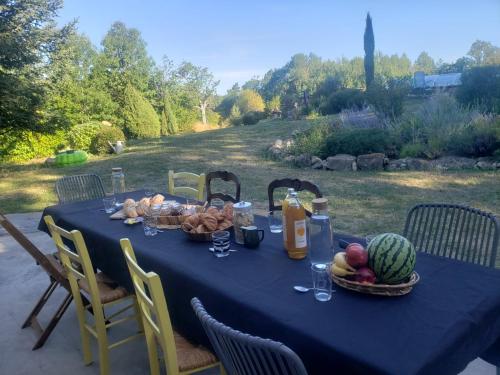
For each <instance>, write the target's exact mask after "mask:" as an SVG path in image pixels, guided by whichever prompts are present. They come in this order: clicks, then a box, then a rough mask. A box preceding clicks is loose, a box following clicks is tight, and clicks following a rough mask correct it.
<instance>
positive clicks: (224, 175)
mask: <svg viewBox="0 0 500 375" xmlns="http://www.w3.org/2000/svg"><path fill="white" fill-rule="evenodd" d="M215 179H220V180H222V181H226V182H229V181H232V182H234V184H235V185H236V195H235V196H234V197H233V196H231V195H229V194H224V193H213V192H212V186H211V182H212V181H213V180H215ZM205 181H206V183H205V185H206V186H207V202H209V203H210V201H211V200H212V199H222V200H223V201H224V202H233V203H237V202H239V201H240V195H241V184H240V179H239V178H238V176H236V175H235V174H234V173H232V172H228V171H214V172H209V173H207V176H206V177H205Z"/></svg>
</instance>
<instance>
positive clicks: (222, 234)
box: [212, 230, 231, 258]
mask: <svg viewBox="0 0 500 375" xmlns="http://www.w3.org/2000/svg"><path fill="white" fill-rule="evenodd" d="M212 242H213V245H214V255H215V256H216V257H217V258H222V257H225V256H228V255H229V247H230V246H231V243H230V241H229V232H228V231H226V230H219V231H216V232H213V233H212Z"/></svg>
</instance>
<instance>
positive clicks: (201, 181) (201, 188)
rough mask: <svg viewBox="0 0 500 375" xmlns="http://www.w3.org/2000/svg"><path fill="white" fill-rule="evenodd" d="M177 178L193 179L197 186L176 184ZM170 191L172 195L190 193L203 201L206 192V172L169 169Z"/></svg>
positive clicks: (189, 194)
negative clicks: (196, 172)
mask: <svg viewBox="0 0 500 375" xmlns="http://www.w3.org/2000/svg"><path fill="white" fill-rule="evenodd" d="M177 179H182V180H188V181H193V183H194V184H196V188H193V187H189V186H175V180H177ZM168 192H169V194H172V195H177V194H181V195H183V196H184V195H188V196H190V197H193V198H194V199H197V200H199V201H203V198H204V192H205V174H204V173H202V174H195V173H191V172H177V173H175V172H174V171H172V170H170V171H168Z"/></svg>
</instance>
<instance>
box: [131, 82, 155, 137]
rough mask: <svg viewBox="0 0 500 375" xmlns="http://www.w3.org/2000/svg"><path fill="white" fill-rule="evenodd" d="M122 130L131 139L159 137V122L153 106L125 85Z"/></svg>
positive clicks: (137, 92) (135, 90)
mask: <svg viewBox="0 0 500 375" xmlns="http://www.w3.org/2000/svg"><path fill="white" fill-rule="evenodd" d="M123 117H124V130H125V133H126V134H127V136H129V137H131V138H152V137H159V136H160V121H159V119H158V115H157V114H156V112H155V110H154V108H153V106H152V105H151V104H150V103H149V102H148V101H147V100H146V99H145V98H144V97H143V96H142V94H141V93H140V92H139V90H137V89H135V88H134V87H133V86H132V85H127V87H126V88H125V92H124V107H123Z"/></svg>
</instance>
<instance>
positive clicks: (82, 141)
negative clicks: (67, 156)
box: [68, 121, 101, 151]
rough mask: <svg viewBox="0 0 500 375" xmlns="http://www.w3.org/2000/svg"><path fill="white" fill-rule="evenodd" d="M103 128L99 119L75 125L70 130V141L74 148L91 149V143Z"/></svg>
mask: <svg viewBox="0 0 500 375" xmlns="http://www.w3.org/2000/svg"><path fill="white" fill-rule="evenodd" d="M100 128H101V123H100V122H98V121H91V122H86V123H84V124H79V125H75V126H73V128H71V130H70V131H69V132H68V142H69V145H70V146H71V148H72V149H74V150H84V151H89V150H90V144H91V143H92V140H93V139H94V137H95V136H96V134H97V132H98V131H99V129H100Z"/></svg>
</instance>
